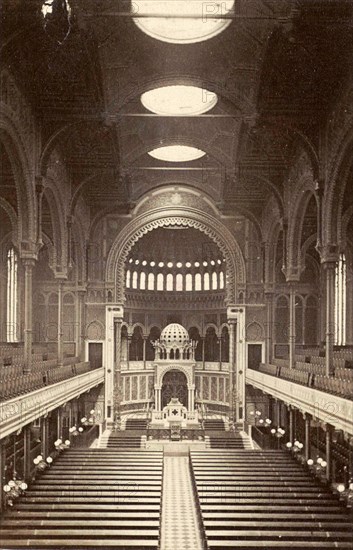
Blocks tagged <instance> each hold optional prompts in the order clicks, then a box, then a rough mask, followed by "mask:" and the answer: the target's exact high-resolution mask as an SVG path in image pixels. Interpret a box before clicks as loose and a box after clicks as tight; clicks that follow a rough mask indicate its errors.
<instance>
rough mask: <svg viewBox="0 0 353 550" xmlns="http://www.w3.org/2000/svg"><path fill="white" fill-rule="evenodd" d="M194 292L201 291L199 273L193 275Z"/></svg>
mask: <svg viewBox="0 0 353 550" xmlns="http://www.w3.org/2000/svg"><path fill="white" fill-rule="evenodd" d="M195 290H202V285H201V273H196V275H195Z"/></svg>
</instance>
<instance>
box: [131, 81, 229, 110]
mask: <svg viewBox="0 0 353 550" xmlns="http://www.w3.org/2000/svg"><path fill="white" fill-rule="evenodd" d="M217 100H218V98H217V94H215V93H213V92H210V91H209V90H206V89H204V88H198V87H197V86H183V85H173V86H163V87H162V88H155V89H154V90H149V91H148V92H145V93H144V94H142V96H141V102H142V105H143V106H144V107H145V108H146V109H148V110H149V111H151V112H152V113H156V114H157V115H174V116H180V115H201V114H203V113H206V112H207V111H209V110H210V109H212V108H213V107H214V106H215V105H216V103H217Z"/></svg>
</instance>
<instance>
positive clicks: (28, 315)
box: [14, 259, 34, 372]
mask: <svg viewBox="0 0 353 550" xmlns="http://www.w3.org/2000/svg"><path fill="white" fill-rule="evenodd" d="M23 263H24V268H25V289H24V290H25V304H24V355H25V369H24V370H25V372H30V370H31V367H32V341H33V318H32V317H33V313H32V306H33V288H32V287H33V273H32V270H33V267H34V260H28V259H26V260H24V261H23ZM14 330H16V327H14Z"/></svg>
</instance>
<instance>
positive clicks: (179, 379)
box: [161, 369, 188, 409]
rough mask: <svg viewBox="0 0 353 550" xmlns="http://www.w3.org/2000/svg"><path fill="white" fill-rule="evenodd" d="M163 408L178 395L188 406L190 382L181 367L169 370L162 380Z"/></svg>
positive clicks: (185, 405) (181, 401)
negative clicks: (188, 382)
mask: <svg viewBox="0 0 353 550" xmlns="http://www.w3.org/2000/svg"><path fill="white" fill-rule="evenodd" d="M161 395H162V409H163V407H165V406H166V405H168V403H169V402H170V400H171V399H172V397H177V398H178V399H179V401H180V403H182V404H183V405H184V407H188V384H187V378H186V376H185V374H184V373H183V372H182V371H181V370H179V369H172V370H169V371H167V372H166V373H165V374H164V376H163V380H162V391H161Z"/></svg>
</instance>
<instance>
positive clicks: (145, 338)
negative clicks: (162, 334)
mask: <svg viewBox="0 0 353 550" xmlns="http://www.w3.org/2000/svg"><path fill="white" fill-rule="evenodd" d="M147 338H148V336H147V335H144V336H143V351H142V353H143V368H144V369H146V342H147Z"/></svg>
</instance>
